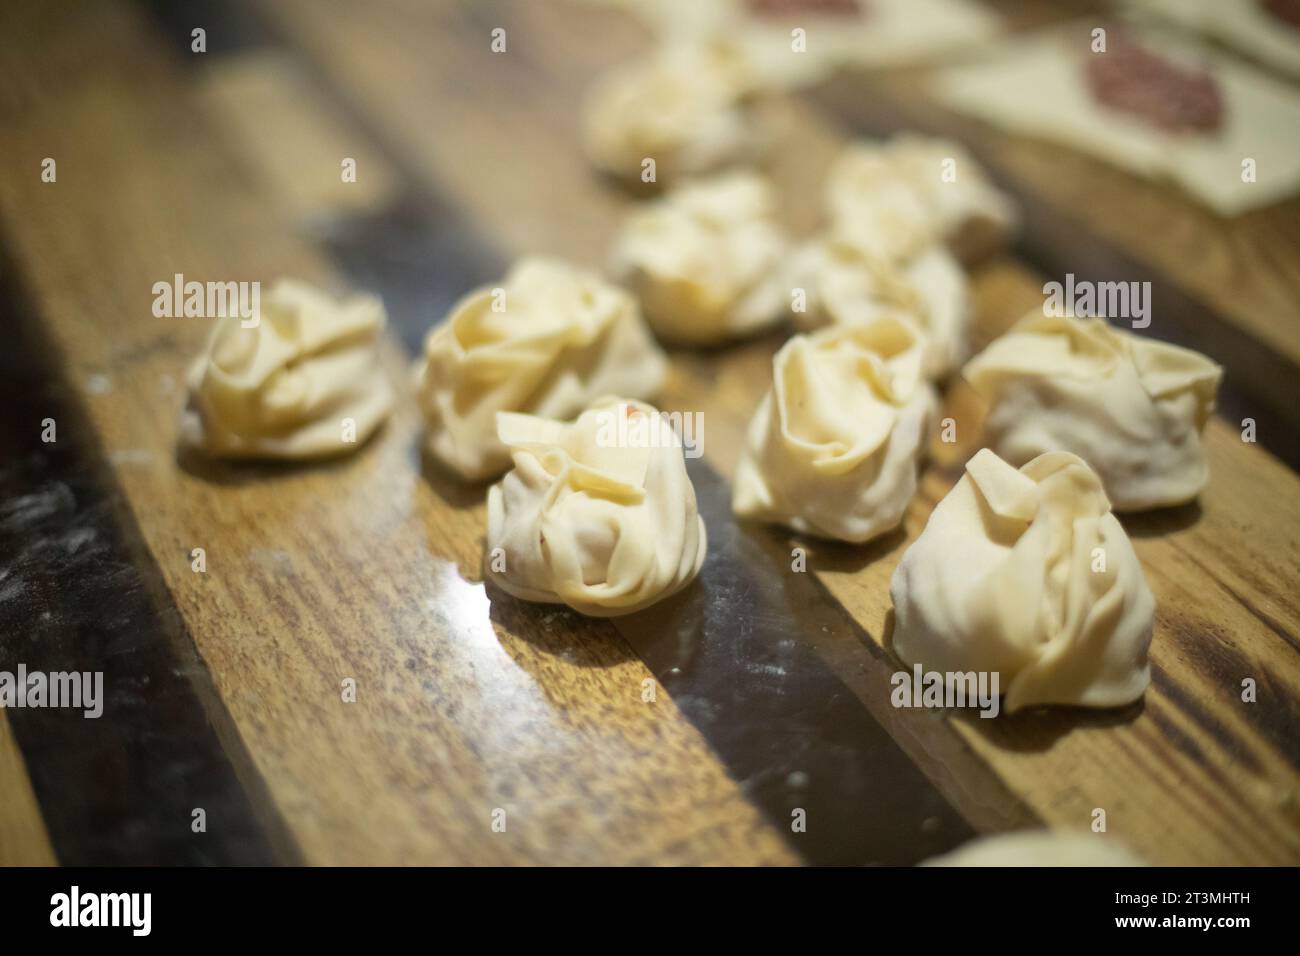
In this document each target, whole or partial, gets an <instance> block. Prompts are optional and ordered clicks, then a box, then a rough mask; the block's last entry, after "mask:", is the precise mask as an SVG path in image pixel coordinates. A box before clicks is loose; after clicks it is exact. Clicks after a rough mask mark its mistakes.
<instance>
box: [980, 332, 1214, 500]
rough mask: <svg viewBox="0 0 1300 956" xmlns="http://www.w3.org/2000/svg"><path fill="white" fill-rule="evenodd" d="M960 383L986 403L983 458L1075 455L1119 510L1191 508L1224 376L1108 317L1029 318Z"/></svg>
mask: <svg viewBox="0 0 1300 956" xmlns="http://www.w3.org/2000/svg"><path fill="white" fill-rule="evenodd" d="M962 375H963V377H964V378H965V379H966V380H967V381H968V382H970V384H971V385H972V386H973V387H974V388H975V390H976V391H977V392H979V393H980V395H981V396H983V398H984V399H985V401H986V402H988V404H989V411H988V416H987V418H986V419H985V422H984V430H985V443H986V444H987V445H988V446H989V447H990V448H992V449H993V450H994V451H996V452H997V453H998V454H999V455H1001V456H1002V457H1003V458H1005V459H1006V460H1007V461H1009V462H1011V463H1012V464H1016V465H1018V464H1023V463H1024V462H1026V461H1028V460H1029V459H1031V458H1033V457H1035V456H1037V455H1041V454H1042V453H1044V452H1047V451H1053V450H1057V449H1061V450H1065V451H1071V452H1074V453H1075V454H1076V455H1079V456H1080V457H1081V458H1083V459H1084V460H1085V461H1086V462H1088V464H1089V465H1090V466H1091V467H1092V468H1093V469H1094V470H1095V471H1096V472H1097V474H1099V475H1100V476H1101V480H1102V483H1103V484H1104V485H1105V487H1106V494H1107V495H1108V496H1109V497H1110V501H1111V504H1113V505H1114V507H1115V510H1117V511H1139V510H1142V509H1144V508H1158V507H1162V506H1165V505H1176V504H1182V503H1183V502H1187V501H1191V500H1192V499H1193V498H1195V497H1196V496H1197V494H1199V493H1200V491H1201V489H1202V488H1203V487H1205V482H1206V481H1207V479H1208V478H1209V468H1208V466H1207V465H1206V462H1205V453H1204V451H1203V449H1202V448H1201V432H1202V430H1203V429H1204V428H1205V423H1206V421H1207V420H1208V419H1209V417H1210V414H1211V413H1212V412H1213V411H1214V397H1215V393H1216V392H1217V391H1218V388H1219V382H1220V380H1221V379H1222V377H1223V370H1222V369H1221V368H1220V367H1219V366H1218V365H1216V364H1215V363H1214V362H1212V361H1210V360H1209V359H1208V358H1206V357H1205V356H1203V355H1201V354H1200V353H1198V352H1193V351H1192V350H1190V349H1184V348H1179V347H1178V346H1176V345H1167V344H1165V343H1164V342H1157V341H1153V340H1150V339H1145V338H1143V337H1141V336H1138V335H1134V334H1132V333H1131V332H1123V331H1120V330H1118V329H1115V328H1112V327H1111V326H1109V325H1107V324H1106V321H1105V319H1100V318H1088V319H1081V318H1071V317H1068V316H1044V315H1040V314H1038V313H1031V314H1030V315H1029V316H1027V317H1026V318H1024V319H1022V320H1021V321H1020V322H1019V323H1017V324H1016V325H1015V326H1014V327H1013V328H1012V329H1011V330H1010V331H1009V332H1007V333H1006V334H1005V335H1003V336H1002V337H1001V338H999V339H997V340H995V341H994V342H993V343H992V344H990V345H989V347H988V348H986V349H985V350H984V351H983V352H982V353H980V354H979V355H977V356H976V357H975V358H973V359H971V361H970V362H969V363H968V364H967V365H966V367H965V369H963V371H962Z"/></svg>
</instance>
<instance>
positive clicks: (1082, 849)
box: [921, 830, 1146, 867]
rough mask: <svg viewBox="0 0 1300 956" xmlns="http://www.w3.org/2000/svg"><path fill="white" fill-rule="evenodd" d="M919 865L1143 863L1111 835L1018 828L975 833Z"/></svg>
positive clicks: (1115, 864)
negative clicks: (980, 834)
mask: <svg viewBox="0 0 1300 956" xmlns="http://www.w3.org/2000/svg"><path fill="white" fill-rule="evenodd" d="M921 865H922V866H1035V867H1037V866H1146V863H1145V862H1144V861H1143V860H1142V859H1141V858H1140V857H1138V856H1136V855H1135V854H1133V853H1132V852H1131V851H1130V850H1129V849H1128V848H1126V847H1125V846H1124V845H1123V844H1121V843H1118V842H1117V841H1116V840H1115V839H1114V837H1109V836H1106V835H1105V834H1101V833H1092V832H1089V831H1084V830H1079V831H1052V830H1022V831H1020V832H1018V833H997V834H994V835H992V836H982V837H977V838H976V839H974V840H970V841H969V842H967V843H963V844H962V845H961V846H959V847H957V849H955V850H951V851H950V852H948V853H944V854H943V855H942V856H935V857H931V858H930V859H928V860H926V861H925V862H924V863H922V864H921Z"/></svg>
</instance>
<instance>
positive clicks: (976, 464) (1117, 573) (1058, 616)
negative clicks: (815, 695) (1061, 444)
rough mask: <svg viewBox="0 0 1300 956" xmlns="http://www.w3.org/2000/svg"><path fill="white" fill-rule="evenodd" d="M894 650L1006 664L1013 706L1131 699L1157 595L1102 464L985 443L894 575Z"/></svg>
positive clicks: (1004, 680) (926, 657)
mask: <svg viewBox="0 0 1300 956" xmlns="http://www.w3.org/2000/svg"><path fill="white" fill-rule="evenodd" d="M890 594H891V596H892V597H893V600H894V615H895V618H894V641H893V644H894V651H895V652H896V653H897V654H898V656H899V657H900V658H902V660H904V661H905V662H906V663H907V664H908V665H917V664H920V665H921V666H922V667H923V668H924V669H925V670H926V671H937V672H939V673H956V672H961V673H965V672H968V671H975V672H988V673H994V672H996V673H997V674H999V683H1000V685H1001V690H1002V693H1003V694H1004V695H1005V699H1004V707H1005V709H1006V710H1007V711H1008V712H1010V711H1014V710H1019V709H1020V708H1022V707H1029V706H1032V705H1035V704H1074V705H1078V706H1082V707H1119V706H1121V705H1123V704H1128V703H1130V702H1132V701H1134V700H1137V699H1138V698H1139V697H1141V696H1142V693H1143V691H1145V690H1146V686H1147V684H1149V683H1150V682H1151V670H1150V665H1148V663H1147V647H1148V646H1149V645H1150V643H1151V626H1152V620H1153V616H1154V613H1155V598H1153V597H1152V596H1151V591H1150V589H1149V588H1148V587H1147V583H1146V579H1145V578H1144V577H1143V576H1142V568H1141V566H1140V565H1139V564H1138V559H1137V554H1136V553H1134V551H1133V545H1132V544H1131V543H1130V542H1129V539H1128V536H1127V535H1126V534H1125V533H1124V529H1123V528H1122V527H1121V526H1120V523H1119V519H1117V518H1116V517H1115V516H1114V515H1113V514H1111V512H1110V502H1108V501H1107V500H1106V493H1105V492H1104V491H1103V490H1102V487H1101V481H1100V480H1099V479H1098V477H1097V474H1096V472H1094V471H1093V470H1092V469H1091V468H1089V467H1088V466H1087V465H1086V464H1085V463H1084V462H1083V460H1082V459H1080V458H1078V457H1077V456H1075V455H1071V454H1070V453H1069V452H1063V451H1058V452H1049V453H1048V454H1046V455H1040V456H1039V457H1037V458H1035V459H1034V460H1033V461H1031V462H1029V464H1027V465H1025V466H1024V467H1023V468H1021V469H1019V470H1016V469H1015V468H1013V467H1012V466H1011V465H1008V464H1007V463H1006V462H1005V461H1003V460H1002V459H1001V458H999V457H998V456H997V455H995V454H994V453H993V452H991V451H989V450H988V449H987V448H984V449H981V450H980V451H979V452H977V453H976V454H975V456H974V457H973V458H971V460H970V461H968V462H967V463H966V474H965V475H963V476H962V478H961V480H960V481H958V482H957V484H956V485H955V486H954V487H953V489H952V490H951V491H950V492H948V494H947V495H946V496H945V497H944V499H943V500H942V501H940V502H939V504H938V505H936V506H935V509H934V511H933V513H932V514H931V515H930V520H929V521H928V522H927V523H926V525H925V530H924V531H922V532H921V536H920V537H919V538H917V539H916V542H915V543H914V544H913V545H912V546H911V547H910V548H908V549H907V551H906V552H905V553H904V554H903V559H902V561H901V562H899V565H898V568H897V569H896V570H895V571H894V577H893V580H892V581H891V582H890Z"/></svg>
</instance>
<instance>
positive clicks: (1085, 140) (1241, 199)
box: [935, 21, 1300, 216]
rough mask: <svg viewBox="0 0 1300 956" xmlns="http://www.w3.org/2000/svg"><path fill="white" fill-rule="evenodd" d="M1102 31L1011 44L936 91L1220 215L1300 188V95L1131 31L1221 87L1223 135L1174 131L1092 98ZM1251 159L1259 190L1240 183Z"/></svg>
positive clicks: (947, 75) (1226, 61) (1210, 56)
mask: <svg viewBox="0 0 1300 956" xmlns="http://www.w3.org/2000/svg"><path fill="white" fill-rule="evenodd" d="M1096 26H1097V24H1096V23H1094V22H1082V21H1081V22H1077V23H1072V24H1070V25H1069V26H1067V27H1063V28H1059V29H1053V30H1050V31H1048V32H1046V33H1040V34H1037V35H1035V36H1033V37H1030V38H1016V39H1012V40H1009V41H1007V42H1006V43H1003V44H1001V45H1000V46H999V47H998V49H997V50H996V52H994V53H993V54H991V55H990V56H989V57H988V58H987V59H985V60H982V61H981V62H979V63H975V64H970V65H965V66H959V67H953V68H951V69H948V70H945V71H943V72H942V73H941V74H940V75H939V77H938V78H937V81H936V90H935V92H936V93H937V95H938V97H939V99H940V100H941V101H942V102H944V103H946V104H947V105H949V106H951V107H952V108H954V109H957V110H960V111H963V112H966V113H970V114H971V115H974V116H977V117H979V118H980V119H983V120H986V121H988V122H990V123H992V124H994V125H996V126H999V127H1001V128H1003V129H1006V130H1009V131H1011V132H1015V133H1022V134H1025V135H1028V136H1036V137H1041V138H1044V139H1050V140H1055V141H1057V142H1060V143H1064V144H1065V145H1067V146H1071V147H1074V148H1076V149H1079V150H1082V151H1084V152H1087V153H1090V154H1092V155H1094V156H1097V157H1100V158H1101V159H1104V160H1106V161H1107V162H1110V163H1113V164H1114V165H1116V166H1120V167H1122V168H1124V169H1127V170H1129V171H1131V172H1135V173H1138V174H1140V175H1143V176H1148V177H1151V178H1164V179H1172V180H1173V181H1175V182H1177V183H1178V184H1179V185H1180V186H1182V187H1183V189H1185V190H1186V191H1187V192H1189V193H1190V194H1191V195H1192V196H1194V197H1195V198H1196V199H1198V200H1199V201H1200V202H1202V203H1204V204H1205V205H1207V206H1209V207H1210V208H1211V209H1213V210H1215V211H1216V212H1218V213H1219V214H1220V215H1224V216H1236V215H1239V214H1240V213H1243V212H1245V211H1246V210H1248V209H1253V208H1256V207H1259V206H1266V205H1269V204H1270V203H1273V202H1276V201H1277V200H1279V199H1282V198H1284V197H1287V196H1289V195H1291V194H1292V193H1294V192H1296V191H1297V190H1300V136H1298V135H1297V132H1296V131H1297V130H1300V92H1297V91H1296V90H1294V89H1292V88H1291V87H1290V86H1288V85H1287V84H1285V83H1281V82H1279V81H1277V80H1274V79H1272V78H1271V77H1269V76H1268V75H1266V74H1264V73H1263V72H1261V71H1259V70H1257V69H1254V68H1253V67H1250V66H1247V65H1245V64H1243V63H1241V62H1239V61H1237V60H1235V59H1233V58H1232V57H1229V56H1226V55H1223V54H1219V53H1215V52H1213V51H1209V50H1202V49H1200V48H1198V47H1195V46H1193V45H1190V44H1188V43H1186V42H1184V41H1181V40H1179V39H1176V38H1174V37H1173V36H1172V35H1170V34H1167V33H1162V32H1160V31H1158V30H1152V29H1142V28H1135V27H1133V26H1131V25H1127V26H1126V27H1125V28H1126V29H1127V30H1129V31H1130V32H1131V34H1132V35H1133V37H1134V39H1135V40H1137V42H1139V43H1141V44H1142V45H1143V46H1148V47H1150V48H1152V49H1153V50H1154V51H1156V52H1160V53H1164V52H1166V51H1168V52H1171V53H1173V54H1174V55H1175V56H1187V55H1189V54H1190V55H1192V56H1195V57H1198V58H1200V59H1201V60H1202V62H1203V63H1204V65H1205V67H1206V68H1208V69H1209V70H1210V72H1211V73H1212V74H1213V75H1214V77H1215V78H1216V79H1217V80H1218V82H1219V85H1220V87H1221V89H1222V92H1223V101H1224V125H1223V127H1222V129H1220V130H1217V131H1216V132H1214V133H1196V134H1171V133H1167V132H1164V131H1163V130H1160V129H1158V128H1157V127H1155V126H1153V125H1151V124H1149V123H1147V122H1144V121H1143V120H1141V119H1139V118H1137V117H1133V116H1130V115H1127V114H1125V113H1123V112H1119V111H1117V110H1113V109H1110V108H1108V107H1106V106H1103V105H1101V104H1100V103H1098V102H1097V101H1096V100H1094V99H1093V96H1092V93H1091V91H1090V90H1089V88H1088V84H1087V81H1086V78H1085V76H1084V72H1083V70H1082V69H1081V66H1080V63H1081V60H1082V58H1083V57H1085V56H1104V55H1105V54H1094V53H1092V52H1091V42H1092V35H1091V31H1092V30H1093V29H1094V28H1095V27H1096ZM1246 158H1251V159H1254V160H1255V162H1256V173H1257V181H1256V182H1253V183H1246V182H1242V160H1244V159H1246Z"/></svg>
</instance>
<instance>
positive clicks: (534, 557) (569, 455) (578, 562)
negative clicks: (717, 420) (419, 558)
mask: <svg viewBox="0 0 1300 956" xmlns="http://www.w3.org/2000/svg"><path fill="white" fill-rule="evenodd" d="M621 416H626V417H627V418H628V420H629V425H630V424H631V422H632V421H633V420H634V419H636V418H637V417H638V416H641V417H643V421H644V423H645V424H644V425H643V426H640V427H641V431H640V432H639V435H640V436H641V437H640V439H639V440H637V439H632V440H622V441H621V443H620V432H619V429H618V426H617V421H618V418H619V417H621ZM498 420H499V422H500V437H501V441H502V442H504V443H505V444H506V445H508V446H509V447H510V449H511V452H512V454H513V458H514V465H515V467H514V469H513V470H512V471H511V472H510V473H509V474H507V475H506V476H505V478H503V479H502V480H501V481H500V482H499V483H498V484H495V485H493V486H492V487H491V488H490V489H489V490H488V531H487V552H488V553H487V558H486V560H485V562H484V563H485V565H486V574H487V577H488V578H489V579H491V580H492V581H493V583H495V584H496V585H497V586H499V587H500V588H501V589H502V590H504V591H506V592H508V593H510V594H512V595H514V596H515V597H517V598H521V599H523V600H525V601H541V602H546V603H552V604H555V603H563V604H567V605H568V606H569V607H571V608H573V609H574V610H575V611H578V612H579V613H581V614H588V615H591V616H593V617H610V616H614V615H618V614H630V613H632V612H633V611H638V610H640V609H642V608H645V607H648V606H649V605H651V604H654V603H655V602H657V601H661V600H663V599H664V598H666V597H668V596H669V595H671V594H673V593H675V592H677V591H679V590H681V589H682V588H683V587H685V586H686V585H687V584H689V583H690V582H691V581H692V580H693V579H694V578H695V575H696V574H698V573H699V570H700V566H701V565H702V564H703V563H704V553H705V548H706V544H707V538H706V535H705V530H704V521H703V519H702V518H701V517H700V515H699V512H698V511H697V509H696V503H695V488H694V487H693V486H692V485H691V480H690V478H689V476H688V475H687V474H686V463H685V460H684V458H683V455H682V443H681V439H680V437H679V436H678V435H677V433H676V432H675V431H674V430H673V428H672V426H671V425H670V424H669V423H668V422H667V421H665V420H664V419H663V418H662V417H661V416H660V413H659V412H658V411H656V410H655V409H654V408H652V407H651V406H649V405H646V404H644V403H640V402H629V401H626V400H624V399H616V398H605V399H601V400H599V401H598V402H597V403H595V404H594V405H592V407H591V408H589V409H587V410H586V411H584V412H583V413H582V414H581V415H579V416H578V418H577V420H576V421H574V422H558V421H553V420H550V419H545V418H536V417H534V416H531V415H518V414H511V413H507V412H503V413H502V414H501V415H500V416H499V418H498ZM627 434H629V435H631V434H637V433H635V432H632V431H629V432H628V433H627ZM497 549H501V550H500V552H498V551H497ZM498 558H500V559H501V560H504V562H505V567H504V570H499V569H498V568H497V567H496V566H495V565H496V560H497V559H498Z"/></svg>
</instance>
